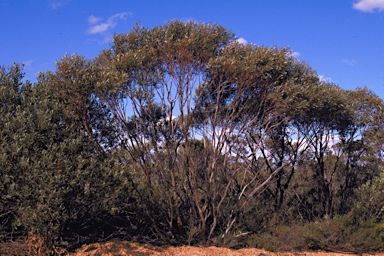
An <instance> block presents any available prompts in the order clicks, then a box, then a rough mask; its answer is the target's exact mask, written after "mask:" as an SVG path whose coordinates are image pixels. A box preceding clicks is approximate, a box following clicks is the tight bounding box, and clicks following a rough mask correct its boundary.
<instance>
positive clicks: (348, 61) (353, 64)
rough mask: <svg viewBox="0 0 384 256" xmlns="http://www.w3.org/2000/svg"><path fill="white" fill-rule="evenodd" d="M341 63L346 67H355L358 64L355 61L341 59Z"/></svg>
mask: <svg viewBox="0 0 384 256" xmlns="http://www.w3.org/2000/svg"><path fill="white" fill-rule="evenodd" d="M341 62H343V63H344V64H347V65H348V66H352V67H353V66H356V64H357V63H358V62H357V60H355V59H342V60H341Z"/></svg>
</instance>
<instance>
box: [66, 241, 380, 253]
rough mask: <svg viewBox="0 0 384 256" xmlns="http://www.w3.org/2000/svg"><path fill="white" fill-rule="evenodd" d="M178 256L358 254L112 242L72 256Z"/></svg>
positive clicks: (80, 251) (94, 245)
mask: <svg viewBox="0 0 384 256" xmlns="http://www.w3.org/2000/svg"><path fill="white" fill-rule="evenodd" d="M101 255H105V256H128V255H137V256H160V255H165V256H176V255H188V256H216V255H219V256H251V255H252V256H253V255H256V256H304V255H305V256H352V255H356V254H352V253H337V252H332V253H330V252H300V253H299V252H296V253H292V252H290V253H288V252H285V253H283V252H281V253H275V252H273V253H272V252H267V251H265V250H260V249H255V248H245V249H240V250H231V249H228V248H222V247H220V248H219V247H213V246H211V247H194V246H181V247H172V246H169V247H156V246H151V245H146V244H138V243H133V242H126V241H112V242H106V243H101V244H100V243H96V244H91V245H84V246H83V247H81V248H79V249H78V250H77V251H76V252H75V253H72V254H70V256H101ZM363 255H364V256H368V255H380V256H384V253H378V254H363Z"/></svg>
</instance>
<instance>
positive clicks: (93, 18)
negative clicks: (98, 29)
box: [88, 15, 101, 24]
mask: <svg viewBox="0 0 384 256" xmlns="http://www.w3.org/2000/svg"><path fill="white" fill-rule="evenodd" d="M100 20H101V18H100V17H96V16H94V15H91V16H89V17H88V23H89V24H96V23H97V22H99V21H100Z"/></svg>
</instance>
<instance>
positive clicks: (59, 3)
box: [48, 0, 69, 9]
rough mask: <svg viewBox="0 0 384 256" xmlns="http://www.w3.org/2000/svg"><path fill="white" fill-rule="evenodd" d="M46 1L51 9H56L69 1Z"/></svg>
mask: <svg viewBox="0 0 384 256" xmlns="http://www.w3.org/2000/svg"><path fill="white" fill-rule="evenodd" d="M48 2H49V4H50V6H51V8H52V9H57V8H60V7H62V6H64V5H66V4H67V3H68V2H69V0H48Z"/></svg>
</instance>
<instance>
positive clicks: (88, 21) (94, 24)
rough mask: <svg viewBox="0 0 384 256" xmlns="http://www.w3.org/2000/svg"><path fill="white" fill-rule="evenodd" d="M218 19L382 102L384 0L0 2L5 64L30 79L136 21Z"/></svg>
mask: <svg viewBox="0 0 384 256" xmlns="http://www.w3.org/2000/svg"><path fill="white" fill-rule="evenodd" d="M175 19H178V20H182V21H190V20H192V21H197V22H213V23H218V24H220V25H222V26H224V27H226V28H227V29H229V30H231V31H232V32H234V33H235V34H236V36H237V37H239V38H242V39H244V40H246V41H247V42H249V43H253V44H256V45H263V46H277V47H289V48H290V49H291V50H292V51H293V52H294V53H295V56H297V58H299V59H300V60H302V61H304V62H306V63H307V64H309V65H310V66H311V67H312V68H313V69H315V70H316V71H317V72H318V74H319V76H320V77H321V78H322V79H325V80H327V81H330V82H332V83H335V84H336V85H338V86H340V87H341V88H343V89H348V90H353V89H355V88H356V87H358V86H367V87H368V88H369V89H372V90H373V91H374V92H375V93H376V94H377V95H379V96H380V97H381V98H382V99H384V0H322V1H319V0H147V1H146V0H109V1H106V0H0V24H1V33H0V42H1V48H0V65H2V66H9V65H11V64H13V63H15V62H16V63H24V64H25V69H24V72H25V74H26V75H25V77H26V79H29V80H31V81H35V80H36V77H37V74H38V73H39V72H44V71H46V70H47V69H49V70H55V62H56V61H58V60H60V59H61V58H62V57H63V56H64V55H65V54H73V53H77V54H82V55H84V56H86V57H87V58H90V59H92V58H94V57H95V56H97V54H98V53H99V52H100V51H101V50H103V49H106V48H109V47H110V45H111V39H112V36H113V35H114V34H116V33H128V32H129V31H130V30H131V28H132V27H133V26H134V25H135V23H136V22H137V21H140V24H141V25H143V26H146V27H153V26H159V25H165V24H167V22H169V21H171V20H175Z"/></svg>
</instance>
